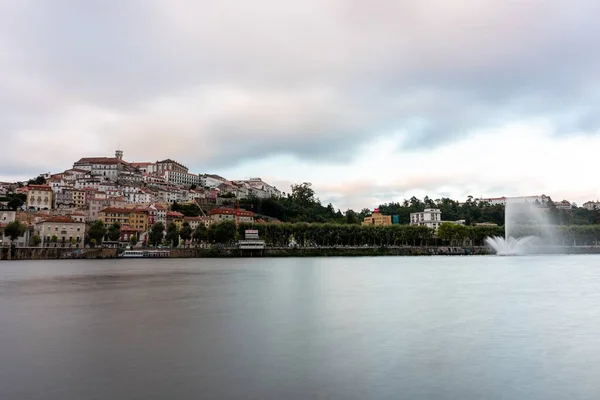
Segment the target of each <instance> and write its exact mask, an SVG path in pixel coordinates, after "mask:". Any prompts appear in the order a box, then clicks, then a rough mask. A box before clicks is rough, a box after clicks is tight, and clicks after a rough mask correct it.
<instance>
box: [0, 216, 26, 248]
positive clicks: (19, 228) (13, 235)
mask: <svg viewBox="0 0 600 400" xmlns="http://www.w3.org/2000/svg"><path fill="white" fill-rule="evenodd" d="M24 233H25V225H23V224H22V223H21V222H19V221H13V222H9V223H8V225H6V227H5V228H4V235H6V236H8V237H9V238H10V241H11V243H12V242H14V241H15V240H17V239H18V238H20V237H21V236H23V234H24Z"/></svg>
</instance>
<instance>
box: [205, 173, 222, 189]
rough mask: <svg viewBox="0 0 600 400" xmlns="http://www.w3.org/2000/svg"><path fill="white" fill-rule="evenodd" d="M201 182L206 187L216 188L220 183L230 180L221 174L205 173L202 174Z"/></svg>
mask: <svg viewBox="0 0 600 400" xmlns="http://www.w3.org/2000/svg"><path fill="white" fill-rule="evenodd" d="M200 182H201V184H202V186H204V187H208V188H216V187H217V186H219V185H220V184H222V183H227V182H228V181H227V179H225V178H223V177H222V176H219V175H215V174H204V175H202V176H200Z"/></svg>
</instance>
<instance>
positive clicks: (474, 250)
mask: <svg viewBox="0 0 600 400" xmlns="http://www.w3.org/2000/svg"><path fill="white" fill-rule="evenodd" d="M164 250H167V251H169V252H170V255H169V257H162V258H163V259H164V258H256V257H264V258H284V257H383V256H388V257H389V256H392V257H417V256H436V255H439V256H477V255H493V254H494V253H493V252H492V251H491V250H490V249H489V248H488V247H485V246H469V247H462V246H396V247H394V246H389V247H339V246H338V247H335V246H331V247H318V248H313V247H306V248H281V247H267V248H265V249H263V250H240V249H238V248H236V247H220V248H218V247H212V248H176V249H164ZM119 253H120V252H119V249H115V248H90V249H81V250H79V249H75V248H62V247H45V248H41V247H19V248H16V249H15V251H14V254H12V252H11V249H10V248H8V247H4V248H2V249H0V260H2V261H18V260H56V259H64V260H69V259H80V260H92V259H93V260H98V259H118V258H120V257H118V255H119ZM538 254H565V255H569V254H571V255H573V254H600V246H581V247H572V246H571V247H559V246H557V247H553V248H547V249H545V251H542V252H540V253H538ZM138 259H139V258H138ZM142 259H143V258H142ZM146 259H150V258H146Z"/></svg>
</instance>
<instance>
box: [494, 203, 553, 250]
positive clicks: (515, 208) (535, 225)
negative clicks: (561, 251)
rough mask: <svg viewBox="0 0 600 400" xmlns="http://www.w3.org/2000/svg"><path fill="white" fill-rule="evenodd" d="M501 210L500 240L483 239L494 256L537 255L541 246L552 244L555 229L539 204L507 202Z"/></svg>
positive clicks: (498, 237) (546, 210) (545, 209)
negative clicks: (502, 219)
mask: <svg viewBox="0 0 600 400" xmlns="http://www.w3.org/2000/svg"><path fill="white" fill-rule="evenodd" d="M504 211H505V212H504V237H500V236H492V237H487V238H486V239H485V244H486V245H487V246H488V247H490V248H491V249H492V250H494V251H495V252H496V255H499V256H518V255H526V254H537V253H539V252H540V247H541V246H547V245H550V244H553V243H555V242H556V239H557V235H556V228H555V226H554V224H553V223H552V218H551V215H550V213H549V212H548V209H547V208H545V207H543V206H542V205H541V204H539V203H515V202H510V201H507V204H506V206H505V209H504ZM525 227H526V228H527V229H524V228H525Z"/></svg>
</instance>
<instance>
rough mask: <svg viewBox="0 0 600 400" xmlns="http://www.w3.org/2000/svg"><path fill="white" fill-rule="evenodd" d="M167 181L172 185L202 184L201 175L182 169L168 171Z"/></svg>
mask: <svg viewBox="0 0 600 400" xmlns="http://www.w3.org/2000/svg"><path fill="white" fill-rule="evenodd" d="M164 176H165V181H166V182H167V183H169V184H171V185H178V186H192V185H196V186H198V185H200V176H198V175H195V174H190V173H183V172H180V171H166V172H165V175H164Z"/></svg>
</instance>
